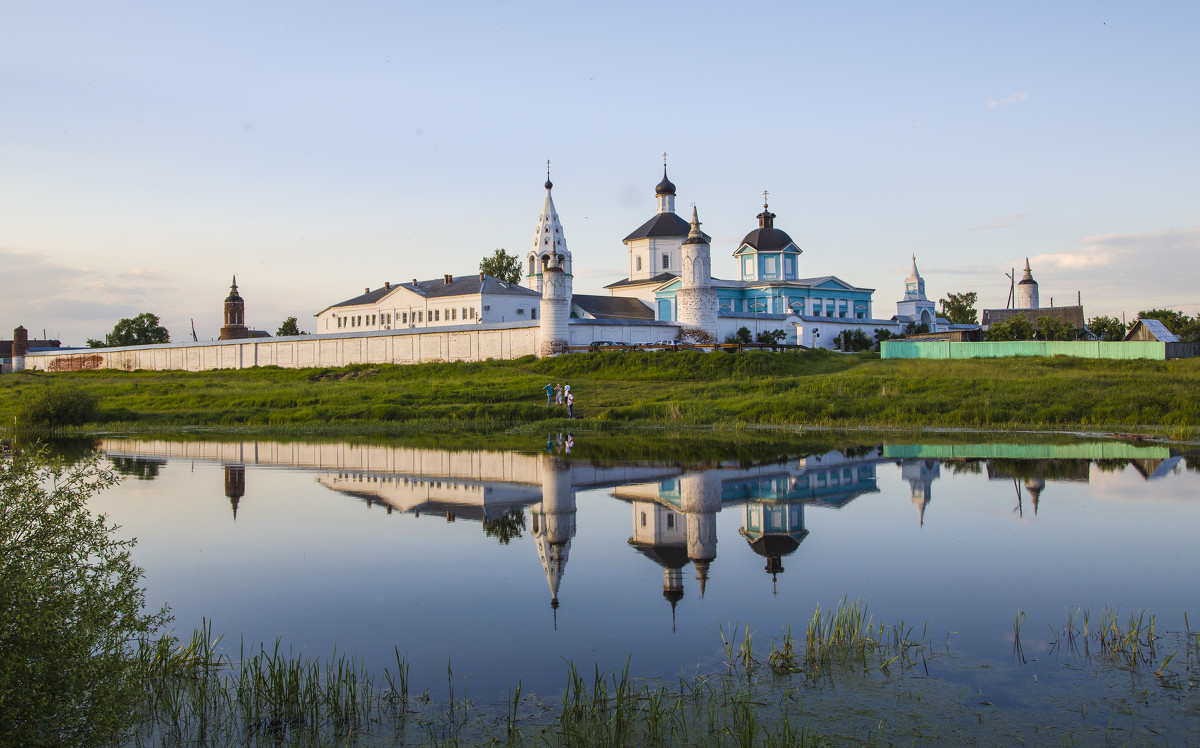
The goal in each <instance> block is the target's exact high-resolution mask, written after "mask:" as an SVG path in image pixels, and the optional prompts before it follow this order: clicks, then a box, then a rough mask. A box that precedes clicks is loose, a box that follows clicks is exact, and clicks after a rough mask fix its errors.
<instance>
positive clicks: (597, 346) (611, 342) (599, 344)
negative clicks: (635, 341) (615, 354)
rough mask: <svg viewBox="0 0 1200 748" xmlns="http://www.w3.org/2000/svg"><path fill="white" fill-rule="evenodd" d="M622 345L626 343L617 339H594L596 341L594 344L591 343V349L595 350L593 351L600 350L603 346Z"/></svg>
mask: <svg viewBox="0 0 1200 748" xmlns="http://www.w3.org/2000/svg"><path fill="white" fill-rule="evenodd" d="M620 345H625V344H624V343H618V342H617V341H615V340H594V341H592V344H591V348H590V350H593V351H598V350H600V349H601V348H606V347H612V346H620Z"/></svg>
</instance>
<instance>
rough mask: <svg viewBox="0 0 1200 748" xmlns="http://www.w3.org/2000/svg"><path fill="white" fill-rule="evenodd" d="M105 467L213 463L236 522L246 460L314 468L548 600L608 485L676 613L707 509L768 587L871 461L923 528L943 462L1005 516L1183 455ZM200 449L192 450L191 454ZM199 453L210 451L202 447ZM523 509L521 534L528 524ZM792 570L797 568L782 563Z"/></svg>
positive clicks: (516, 458)
mask: <svg viewBox="0 0 1200 748" xmlns="http://www.w3.org/2000/svg"><path fill="white" fill-rule="evenodd" d="M106 441H107V443H106V444H105V446H104V449H105V451H106V452H107V454H108V458H109V459H110V460H111V461H112V463H113V467H114V469H115V470H116V471H117V472H119V473H121V474H123V475H130V476H135V477H137V478H140V479H143V480H151V479H153V478H155V477H157V476H158V472H159V470H160V469H161V468H162V467H163V466H165V465H166V464H167V459H164V458H187V459H192V460H193V461H195V460H198V459H199V460H210V461H213V462H217V463H219V464H221V465H222V467H223V472H224V494H225V498H226V499H227V500H228V501H229V503H230V507H231V509H232V516H233V519H234V520H235V521H236V520H237V518H238V509H239V506H240V505H241V503H242V502H243V499H244V498H245V496H246V491H247V486H246V465H247V464H254V465H261V466H286V467H301V468H308V469H313V470H315V471H316V472H317V477H316V480H317V482H318V483H319V484H320V485H322V486H325V487H326V488H328V489H330V490H332V491H336V492H338V493H340V494H342V495H345V496H350V497H354V498H356V499H359V500H361V501H363V502H364V503H365V504H366V505H367V507H369V508H373V507H381V508H382V509H384V511H385V512H386V513H387V514H392V513H393V512H402V513H407V514H411V515H412V516H414V517H422V518H441V519H442V520H444V521H446V522H458V521H463V520H465V521H470V522H479V523H481V524H482V526H483V529H484V532H485V534H487V535H489V536H492V537H495V538H497V539H498V540H499V542H501V543H505V544H507V543H509V542H510V541H511V540H513V539H517V538H520V537H521V536H522V535H523V532H522V531H524V530H528V534H529V535H530V536H532V540H533V543H534V545H535V547H536V551H537V556H538V559H539V560H540V562H541V566H542V570H543V572H544V573H545V576H546V581H547V584H548V586H549V593H550V605H551V607H553V608H555V609H557V608H558V606H559V592H560V588H561V587H562V583H563V579H564V577H565V574H566V567H567V563H568V560H569V558H570V550H571V542H572V540H573V538H574V537H575V535H576V531H577V527H576V493H577V492H578V491H580V490H608V491H609V492H610V494H611V495H612V496H613V497H615V498H617V499H619V500H622V501H625V502H627V503H628V504H629V505H630V507H631V509H632V520H633V528H632V532H631V534H630V536H629V538H628V545H629V546H630V547H631V548H632V549H633V550H634V551H636V552H637V553H639V554H641V555H642V556H644V557H645V558H647V559H649V560H650V561H652V562H654V563H655V564H656V565H658V566H659V567H660V568H661V570H662V594H663V597H664V598H665V599H666V600H667V601H668V602H669V603H670V605H671V609H672V615H673V614H674V610H675V608H676V606H677V605H678V604H679V603H680V601H681V600H683V598H684V594H685V588H686V587H687V586H688V585H689V584H692V582H689V581H688V580H689V578H692V579H694V584H695V587H696V589H697V591H698V592H699V595H700V596H701V597H703V596H704V595H705V592H706V591H707V590H709V589H710V588H711V586H712V585H711V583H710V575H711V572H712V570H713V568H714V565H715V564H716V563H717V557H718V554H717V513H718V512H720V511H721V510H722V509H724V508H727V507H728V508H733V507H737V510H738V511H739V512H740V515H741V523H740V527H739V528H738V534H739V535H740V536H741V537H742V539H743V540H744V542H745V543H746V544H747V546H748V547H749V549H750V550H751V551H752V552H753V553H754V554H756V555H757V556H758V557H760V558H761V559H762V560H763V570H764V572H765V573H766V574H767V575H769V577H770V579H771V580H772V589H774V588H775V584H774V583H775V581H777V579H778V577H779V575H780V574H782V573H783V572H784V571H785V559H788V558H789V557H793V559H794V554H796V553H797V551H798V550H799V549H800V548H801V545H802V543H803V542H804V540H805V538H806V537H807V536H808V534H809V530H808V529H807V527H806V526H805V510H806V509H809V508H823V509H833V510H837V509H841V508H842V507H845V506H846V505H848V504H849V503H850V502H852V501H854V500H855V499H856V498H858V497H859V496H863V495H866V494H872V493H878V492H879V488H878V487H877V478H876V471H877V468H878V466H879V465H880V464H882V463H887V464H893V465H895V466H896V467H897V468H898V469H899V471H900V478H901V479H902V480H903V481H904V482H905V483H907V484H908V493H909V498H910V500H911V501H912V504H913V506H914V507H915V509H916V517H915V518H914V519H915V521H916V522H917V523H918V524H919V525H920V526H921V527H924V524H925V520H926V515H927V512H928V509H929V506H930V503H931V501H932V498H933V490H932V487H933V482H934V481H935V480H937V479H939V478H940V477H941V470H942V469H943V467H946V469H949V470H951V471H953V472H956V473H957V472H968V473H981V472H983V471H984V470H985V469H986V476H987V478H988V479H989V480H991V481H997V480H1001V481H1003V480H1011V481H1012V482H1013V485H1014V488H1015V490H1016V494H1017V508H1016V509H1014V513H1021V515H1022V516H1024V515H1023V504H1022V500H1023V497H1024V496H1028V497H1029V498H1031V499H1032V504H1033V509H1034V512H1035V513H1036V511H1037V508H1038V504H1039V502H1040V500H1041V498H1042V495H1043V492H1044V491H1045V489H1046V486H1047V484H1048V483H1051V482H1061V481H1066V482H1072V481H1078V482H1088V481H1089V479H1090V471H1091V470H1092V468H1093V466H1096V467H1098V469H1100V470H1102V471H1103V470H1117V469H1124V467H1125V466H1128V465H1132V466H1133V467H1134V469H1136V470H1137V471H1138V472H1139V473H1140V474H1141V475H1142V476H1143V478H1145V479H1146V480H1155V479H1158V478H1162V477H1165V476H1166V475H1169V474H1171V473H1172V472H1173V471H1175V470H1176V468H1177V466H1178V464H1179V461H1180V457H1179V456H1178V454H1173V453H1172V452H1171V451H1170V450H1168V449H1166V448H1163V447H1136V446H1131V445H1122V444H1120V443H1106V444H1103V445H1099V446H1096V445H1089V444H1083V445H1051V446H1043V445H1011V444H981V445H953V446H941V445H911V444H910V445H884V446H878V447H868V448H858V449H854V450H847V451H845V452H839V451H834V452H828V453H825V454H821V455H810V456H806V457H803V458H800V459H797V460H791V461H788V462H784V463H777V464H769V465H756V466H750V467H728V466H725V467H719V468H714V469H689V468H681V467H679V466H677V465H673V464H653V463H629V464H622V463H612V464H592V463H589V462H585V461H580V460H573V459H570V458H565V457H562V456H559V455H556V454H520V453H511V452H491V453H489V452H447V451H443V450H429V449H417V448H406V447H390V446H374V445H370V446H359V445H320V444H318V445H296V444H271V443H259V442H255V443H244V444H238V443H234V444H232V445H231V444H217V445H211V444H204V443H200V444H196V443H171V442H137V441H135V440H125V441H122V440H106ZM197 450H200V452H196V453H193V452H195V451H197ZM203 450H208V451H207V452H204V451H203ZM526 511H528V526H526ZM786 563H787V566H795V565H796V564H797V563H798V562H797V561H795V560H792V561H787V562H786Z"/></svg>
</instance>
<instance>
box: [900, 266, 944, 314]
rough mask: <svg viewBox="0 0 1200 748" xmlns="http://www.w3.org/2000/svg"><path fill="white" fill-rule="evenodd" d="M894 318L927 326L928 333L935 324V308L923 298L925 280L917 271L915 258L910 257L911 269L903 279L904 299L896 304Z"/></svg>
mask: <svg viewBox="0 0 1200 748" xmlns="http://www.w3.org/2000/svg"><path fill="white" fill-rule="evenodd" d="M896 316H897V317H899V318H901V319H905V320H911V321H912V322H915V323H916V324H918V325H920V324H925V325H928V326H929V331H930V332H935V330H934V329H933V328H934V326H935V324H936V322H937V307H936V306H935V305H934V303H933V302H932V301H930V300H929V299H928V298H927V297H926V296H925V279H924V278H922V277H921V273H920V272H919V271H918V270H917V256H916V255H913V256H912V268H911V269H910V270H909V271H908V277H907V278H905V279H904V298H903V299H901V300H900V301H898V302H896Z"/></svg>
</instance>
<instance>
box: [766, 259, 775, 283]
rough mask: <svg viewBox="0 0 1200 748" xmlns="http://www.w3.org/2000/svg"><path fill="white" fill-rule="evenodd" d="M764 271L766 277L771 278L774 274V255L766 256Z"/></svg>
mask: <svg viewBox="0 0 1200 748" xmlns="http://www.w3.org/2000/svg"><path fill="white" fill-rule="evenodd" d="M764 271H765V272H766V275H767V277H768V278H772V277H774V276H775V258H774V257H767V258H766V263H765V267H764Z"/></svg>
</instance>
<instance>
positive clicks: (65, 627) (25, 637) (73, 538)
mask: <svg viewBox="0 0 1200 748" xmlns="http://www.w3.org/2000/svg"><path fill="white" fill-rule="evenodd" d="M117 480H119V478H118V477H117V476H116V475H115V474H114V473H113V472H111V471H109V470H105V469H103V468H101V467H100V465H99V462H98V458H97V457H95V456H93V457H92V458H91V459H90V460H88V461H86V462H84V463H83V464H82V466H80V467H74V468H69V469H63V468H50V467H46V466H45V465H44V464H42V463H41V461H40V458H39V457H37V456H33V455H30V454H29V453H27V452H14V453H11V454H7V455H0V735H3V736H4V737H3V742H4V743H5V744H6V745H23V746H41V745H54V746H58V745H72V746H89V745H110V744H113V743H115V742H118V741H119V740H120V739H121V737H122V736H123V735H124V734H125V732H126V731H127V730H128V729H129V727H130V726H131V723H132V721H133V716H134V708H135V706H136V705H137V703H138V700H139V698H140V696H141V689H142V685H141V678H140V672H141V671H140V670H139V669H138V666H137V660H136V657H135V654H134V647H135V645H136V640H137V638H138V637H139V636H141V635H148V634H152V633H153V632H155V631H156V630H157V629H158V628H159V627H160V626H162V625H163V624H164V623H165V622H166V620H167V615H166V611H165V610H163V611H161V612H159V613H156V614H147V613H145V612H143V610H142V606H143V603H144V601H145V598H144V593H143V591H142V589H141V587H140V586H139V582H140V581H141V576H142V571H141V569H139V568H138V567H136V566H134V565H133V564H132V563H131V562H130V560H129V550H130V547H131V546H132V545H133V542H132V541H128V540H118V539H116V538H115V537H114V535H113V530H114V529H115V528H113V527H111V526H109V525H108V524H107V523H106V521H105V518H104V517H103V516H100V517H96V516H93V515H92V514H91V512H90V511H89V510H88V507H87V501H88V498H89V497H90V496H92V495H93V494H94V493H96V492H97V491H100V490H101V489H103V488H105V487H108V486H111V485H112V484H114V483H115V482H116V481H117Z"/></svg>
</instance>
